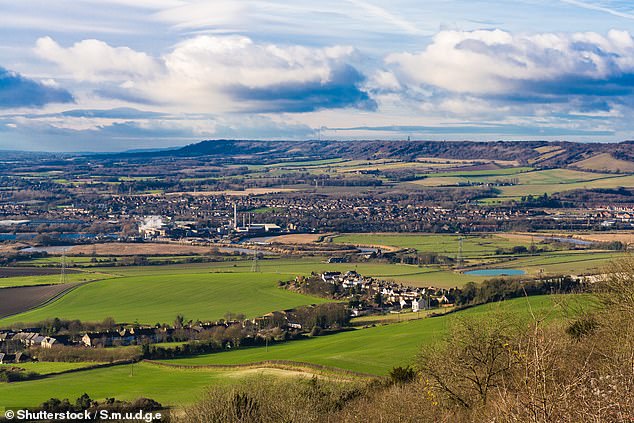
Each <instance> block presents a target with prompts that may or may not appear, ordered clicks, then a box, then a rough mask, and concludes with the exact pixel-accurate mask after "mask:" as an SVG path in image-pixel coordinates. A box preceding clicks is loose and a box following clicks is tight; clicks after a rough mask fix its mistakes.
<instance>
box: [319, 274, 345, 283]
mask: <svg viewBox="0 0 634 423" xmlns="http://www.w3.org/2000/svg"><path fill="white" fill-rule="evenodd" d="M340 277H341V272H324V273H322V274H321V280H323V281H324V282H330V283H335V282H336V281H337V280H339V278H340Z"/></svg>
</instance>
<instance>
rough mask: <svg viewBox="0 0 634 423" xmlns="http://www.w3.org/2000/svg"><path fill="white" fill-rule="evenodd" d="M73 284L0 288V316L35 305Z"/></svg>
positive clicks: (60, 292) (18, 311)
mask: <svg viewBox="0 0 634 423" xmlns="http://www.w3.org/2000/svg"><path fill="white" fill-rule="evenodd" d="M73 286H74V284H70V283H67V284H56V285H39V286H23V287H19V288H0V318H2V317H5V316H9V315H12V314H16V313H21V312H24V311H26V310H29V309H32V308H34V307H37V306H39V305H41V304H43V303H45V302H47V301H50V300H51V299H54V298H55V297H57V296H58V295H60V294H62V293H64V292H65V291H67V290H69V289H70V288H72V287H73Z"/></svg>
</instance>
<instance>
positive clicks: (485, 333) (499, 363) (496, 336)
mask: <svg viewBox="0 0 634 423" xmlns="http://www.w3.org/2000/svg"><path fill="white" fill-rule="evenodd" d="M516 330H517V326H516V325H515V323H514V319H512V318H511V317H510V316H508V315H504V314H498V315H494V316H491V317H487V321H486V322H484V321H481V320H479V319H475V318H474V319H465V318H459V319H456V322H455V324H454V325H453V327H452V328H451V332H450V334H449V336H448V337H447V338H446V339H445V340H444V342H442V343H439V344H436V345H433V346H429V347H426V348H424V349H423V351H422V352H421V354H420V355H419V357H418V368H419V369H420V371H421V372H422V374H423V377H424V378H426V380H428V381H429V382H428V383H429V385H430V387H431V388H432V389H434V390H435V391H437V392H439V393H440V394H441V395H444V396H445V397H447V398H448V399H449V400H450V401H453V402H456V403H458V404H460V405H461V406H463V407H465V408H471V407H473V406H475V405H478V404H484V403H486V402H487V400H488V397H489V393H490V391H491V390H492V389H493V388H496V387H498V386H501V385H502V384H503V383H504V382H505V381H507V380H509V379H510V375H511V373H512V372H511V371H512V370H513V368H514V367H515V366H516V365H518V364H519V358H518V356H517V353H516V350H515V348H514V346H513V340H514V339H515V337H516V335H517V332H516Z"/></svg>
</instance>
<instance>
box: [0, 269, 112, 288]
mask: <svg viewBox="0 0 634 423" xmlns="http://www.w3.org/2000/svg"><path fill="white" fill-rule="evenodd" d="M111 277H112V275H110V274H108V273H102V272H77V273H67V274H66V282H86V281H94V280H99V279H107V278H111ZM61 282H62V281H61V278H60V275H59V274H55V275H42V276H16V277H11V278H0V288H9V287H16V286H33V285H51V284H58V283H61Z"/></svg>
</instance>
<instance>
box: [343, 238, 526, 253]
mask: <svg viewBox="0 0 634 423" xmlns="http://www.w3.org/2000/svg"><path fill="white" fill-rule="evenodd" d="M460 238H463V241H462V252H463V256H464V257H484V256H491V255H494V254H495V251H496V250H497V249H498V248H512V247H514V246H516V245H523V246H525V247H528V246H529V245H530V242H527V241H523V240H509V239H506V238H502V237H498V236H495V235H437V234H394V233H385V234H344V235H339V236H336V237H334V239H333V241H334V242H336V243H339V244H352V245H374V246H380V245H386V246H391V247H396V248H413V249H415V250H417V251H419V252H429V253H437V254H443V255H447V256H452V257H455V256H457V255H458V253H459V251H460Z"/></svg>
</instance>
